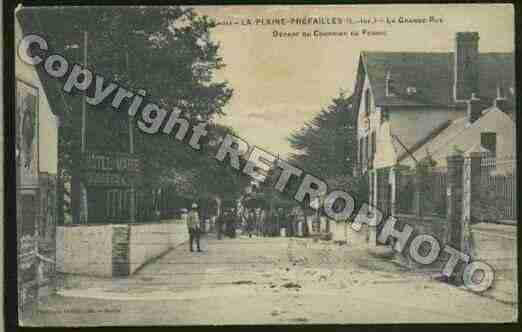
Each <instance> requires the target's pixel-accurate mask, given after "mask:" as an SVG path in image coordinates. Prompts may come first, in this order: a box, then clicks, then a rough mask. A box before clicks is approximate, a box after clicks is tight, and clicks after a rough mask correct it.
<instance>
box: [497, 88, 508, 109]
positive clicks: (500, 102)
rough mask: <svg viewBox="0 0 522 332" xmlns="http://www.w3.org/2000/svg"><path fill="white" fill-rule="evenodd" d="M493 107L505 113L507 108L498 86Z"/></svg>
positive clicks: (506, 101)
mask: <svg viewBox="0 0 522 332" xmlns="http://www.w3.org/2000/svg"><path fill="white" fill-rule="evenodd" d="M493 106H495V107H496V108H498V109H499V110H501V111H507V108H508V100H507V98H506V95H505V94H504V91H503V89H502V86H501V85H500V84H497V97H496V98H495V100H494V101H493Z"/></svg>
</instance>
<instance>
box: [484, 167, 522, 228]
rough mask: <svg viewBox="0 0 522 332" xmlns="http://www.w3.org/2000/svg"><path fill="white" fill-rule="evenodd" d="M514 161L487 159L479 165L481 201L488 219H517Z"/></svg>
mask: <svg viewBox="0 0 522 332" xmlns="http://www.w3.org/2000/svg"><path fill="white" fill-rule="evenodd" d="M516 183H517V179H516V159H515V158H504V159H495V158H492V157H487V158H483V159H482V163H481V193H480V194H481V199H480V203H481V204H484V205H487V208H488V209H489V212H490V213H491V216H490V219H492V218H493V219H500V220H505V219H507V220H516V219H517V188H516Z"/></svg>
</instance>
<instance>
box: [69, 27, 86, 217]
mask: <svg viewBox="0 0 522 332" xmlns="http://www.w3.org/2000/svg"><path fill="white" fill-rule="evenodd" d="M87 38H88V37H87V31H84V32H83V63H84V67H87ZM72 116H73V128H75V129H76V128H78V127H80V137H79V140H77V142H78V143H79V144H76V146H75V147H74V152H73V156H72V157H73V166H72V168H73V169H72V177H71V210H72V211H71V212H72V223H73V224H76V225H78V224H80V223H81V219H80V217H81V214H80V210H81V208H82V184H81V180H80V175H81V163H82V156H83V153H84V152H85V118H86V101H85V95H84V97H83V99H82V113H81V115H79V114H78V113H77V112H73V114H72ZM78 122H79V123H78ZM78 145H79V146H78Z"/></svg>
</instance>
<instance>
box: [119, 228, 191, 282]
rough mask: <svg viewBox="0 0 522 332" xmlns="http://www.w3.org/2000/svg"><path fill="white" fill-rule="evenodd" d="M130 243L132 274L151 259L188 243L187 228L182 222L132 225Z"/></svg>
mask: <svg viewBox="0 0 522 332" xmlns="http://www.w3.org/2000/svg"><path fill="white" fill-rule="evenodd" d="M129 241H130V248H129V272H130V274H132V273H134V272H135V271H136V270H137V269H139V268H140V267H141V266H143V264H145V263H147V262H148V261H150V260H151V259H153V258H156V257H158V256H160V255H162V254H164V253H165V252H167V251H168V250H170V249H171V248H173V247H175V246H177V245H179V244H181V243H183V242H186V241H188V231H187V226H186V224H185V223H184V222H182V221H169V222H165V223H161V224H141V225H131V227H130V235H129Z"/></svg>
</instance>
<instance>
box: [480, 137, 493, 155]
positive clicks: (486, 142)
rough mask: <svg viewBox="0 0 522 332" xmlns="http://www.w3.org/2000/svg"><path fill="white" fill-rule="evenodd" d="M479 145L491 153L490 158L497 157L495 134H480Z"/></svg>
mask: <svg viewBox="0 0 522 332" xmlns="http://www.w3.org/2000/svg"><path fill="white" fill-rule="evenodd" d="M480 145H481V146H482V147H483V148H485V149H488V150H489V151H490V152H491V156H492V157H495V156H496V155H497V133H493V132H483V133H480Z"/></svg>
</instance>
